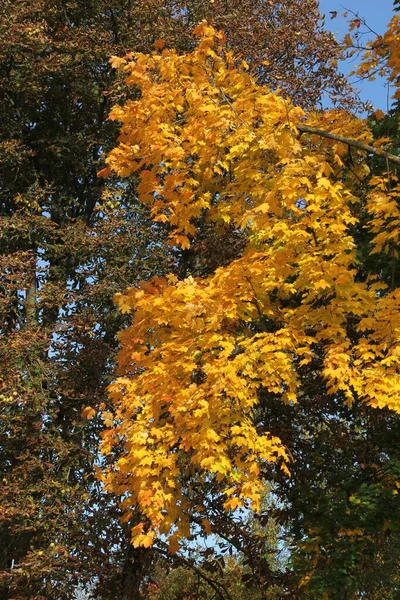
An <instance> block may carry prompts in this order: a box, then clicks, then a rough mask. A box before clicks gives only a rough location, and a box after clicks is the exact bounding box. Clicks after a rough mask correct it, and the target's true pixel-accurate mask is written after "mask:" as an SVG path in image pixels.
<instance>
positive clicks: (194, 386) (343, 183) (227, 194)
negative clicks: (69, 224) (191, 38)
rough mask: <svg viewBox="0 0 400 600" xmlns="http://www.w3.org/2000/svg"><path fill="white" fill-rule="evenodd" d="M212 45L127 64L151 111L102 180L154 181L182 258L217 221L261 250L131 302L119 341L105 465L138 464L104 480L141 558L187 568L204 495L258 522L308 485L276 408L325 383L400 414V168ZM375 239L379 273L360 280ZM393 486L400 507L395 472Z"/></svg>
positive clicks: (342, 124)
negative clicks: (186, 543)
mask: <svg viewBox="0 0 400 600" xmlns="http://www.w3.org/2000/svg"><path fill="white" fill-rule="evenodd" d="M195 31H196V34H197V35H199V36H200V37H201V39H200V42H199V44H198V46H197V47H196V49H195V50H194V51H193V52H192V53H191V54H189V55H179V54H178V53H177V52H175V51H173V50H168V49H167V50H161V51H156V52H153V53H152V54H151V55H145V54H140V53H131V54H128V55H127V56H126V57H125V58H124V59H120V58H118V59H117V58H116V59H114V60H113V65H114V66H116V67H117V68H119V69H120V70H121V72H123V73H124V75H126V77H127V80H126V81H127V84H128V85H131V86H133V87H135V88H137V89H138V90H139V92H140V94H139V98H138V99H135V100H131V101H129V102H127V103H126V104H125V105H123V106H115V107H114V109H113V111H112V113H111V118H112V119H115V120H118V121H120V122H121V123H122V127H121V132H120V137H119V144H118V146H117V147H116V148H115V149H114V150H112V151H111V152H110V153H109V155H108V158H107V163H108V167H107V168H106V169H105V170H103V172H102V173H101V174H102V175H104V176H107V175H108V174H109V173H110V172H115V173H116V174H117V175H119V176H124V177H126V176H130V175H132V174H135V177H138V178H139V181H140V183H139V185H138V194H139V200H140V201H141V202H143V203H144V204H145V205H147V206H148V207H149V208H150V211H151V214H152V216H153V219H154V221H155V222H162V223H164V222H165V223H168V224H169V225H170V227H171V232H170V244H171V245H172V246H173V247H181V248H183V249H185V248H188V247H190V245H191V244H192V243H195V240H196V236H197V231H198V228H199V224H202V223H203V222H204V221H206V222H209V223H214V224H215V225H216V226H217V227H219V228H220V229H221V230H223V229H224V227H231V228H233V229H235V230H239V229H242V230H244V231H245V232H246V233H247V236H248V242H247V244H246V247H245V249H244V251H243V255H242V256H241V257H240V258H237V259H236V260H233V261H232V262H230V263H229V264H228V265H226V266H224V267H223V268H218V269H217V270H216V271H215V272H214V273H212V274H210V275H209V276H208V277H205V278H193V277H189V278H186V279H183V280H179V279H178V278H177V277H176V276H174V275H170V276H169V277H167V278H166V279H161V278H156V279H153V280H151V281H150V282H145V283H143V284H141V285H138V286H136V287H134V288H130V289H129V290H128V291H127V292H126V293H124V294H120V295H118V303H119V306H120V309H121V310H122V312H125V313H134V316H135V318H134V324H133V326H132V327H130V328H128V329H126V330H125V331H123V332H122V333H121V334H120V340H121V344H122V351H121V353H120V355H119V374H120V377H119V378H118V379H117V381H116V382H115V383H113V384H112V385H111V386H110V394H111V397H112V400H113V403H114V414H113V413H112V412H110V411H107V412H106V413H104V414H103V418H104V420H105V424H106V426H108V427H109V430H108V431H107V430H106V431H105V432H104V434H103V443H102V450H103V452H104V453H105V454H107V453H108V452H109V451H110V450H111V448H112V446H113V444H122V445H123V447H124V452H123V453H122V455H121V457H120V458H119V460H118V461H117V462H116V463H115V464H114V465H113V466H112V467H111V468H110V469H108V470H105V474H104V476H103V478H104V481H105V482H106V485H107V487H108V489H111V490H114V491H116V492H117V493H119V494H120V493H123V492H125V493H126V497H125V498H124V500H123V503H122V504H123V508H124V511H125V518H127V519H129V515H130V511H131V508H132V507H134V506H136V505H137V504H138V505H139V506H140V509H141V512H142V514H143V516H144V520H143V521H142V522H141V523H139V524H138V525H136V526H135V527H134V529H133V531H132V534H133V538H132V539H133V544H134V545H136V546H140V545H144V546H149V545H151V544H152V542H153V540H154V539H155V538H156V536H157V534H158V533H159V532H161V533H163V534H165V535H168V536H169V537H170V549H171V551H175V550H176V549H177V547H178V542H179V539H180V538H182V537H184V536H187V535H188V534H189V531H190V523H191V522H192V521H193V520H195V521H196V522H200V523H202V524H203V527H204V528H205V529H206V530H207V529H208V528H209V523H208V520H207V514H203V507H202V506H201V505H200V506H199V505H198V504H196V503H194V502H193V500H192V497H191V489H192V488H196V487H197V488H201V487H202V486H205V485H206V484H207V483H208V482H210V481H211V482H214V483H215V484H216V485H217V489H218V490H219V494H220V498H221V501H222V502H223V505H224V507H225V509H226V510H227V511H230V510H234V509H235V508H237V507H240V506H243V505H244V504H246V503H247V502H248V501H249V500H250V502H251V505H252V506H253V507H255V508H257V507H258V502H259V494H260V491H261V486H262V484H261V480H260V472H261V473H262V472H265V471H266V470H267V469H268V468H269V467H268V465H269V464H271V462H276V461H277V460H279V464H280V467H281V468H282V469H286V470H287V468H291V464H290V456H289V455H288V453H287V449H286V448H285V447H284V445H283V444H282V442H281V440H280V439H278V438H277V437H275V436H274V430H273V428H271V433H269V431H270V429H269V423H268V421H267V420H264V419H263V417H264V416H265V413H264V414H262V416H261V417H259V418H258V417H257V414H258V412H259V406H260V405H261V404H262V403H263V402H267V406H268V404H272V403H276V402H280V403H282V405H283V406H285V405H287V406H289V407H291V406H293V405H296V403H297V402H298V401H299V400H301V399H302V398H303V397H305V396H307V397H308V396H309V392H308V386H309V384H310V381H312V380H314V383H315V382H317V383H318V386H319V389H320V393H322V394H323V395H324V396H326V397H327V398H328V399H330V401H333V402H334V403H335V404H337V403H339V402H340V403H342V404H343V406H348V407H349V408H351V407H353V405H360V406H361V407H363V406H366V407H367V408H368V407H372V408H379V409H385V410H386V409H390V410H391V411H395V412H399V404H398V391H399V383H400V382H399V375H398V366H399V346H398V327H399V324H398V314H399V311H398V308H399V306H398V305H399V291H398V288H397V273H398V265H397V247H398V218H399V212H398V211H399V209H398V206H397V198H398V195H399V187H398V183H397V178H396V175H395V172H394V170H393V169H390V171H389V172H387V173H385V174H381V175H376V176H370V171H369V169H368V167H367V165H366V164H365V160H364V154H363V151H367V152H369V153H370V154H371V153H372V154H374V155H376V156H381V157H382V158H383V159H386V161H387V162H386V164H387V165H389V164H390V163H393V164H394V165H395V164H397V163H398V162H399V159H398V157H397V156H395V155H393V154H390V153H388V152H386V151H385V150H384V149H383V148H382V144H383V143H384V140H378V141H375V142H374V141H373V135H372V133H371V131H370V129H369V128H368V126H367V124H366V123H365V122H363V121H361V120H359V119H356V118H354V117H352V116H350V115H349V114H347V113H344V112H340V111H336V110H330V111H325V112H309V113H308V114H307V115H306V114H305V113H304V111H303V110H302V109H300V108H299V107H296V106H294V105H293V104H292V103H291V102H290V101H288V100H287V99H285V98H284V97H282V96H280V95H279V94H276V93H273V92H271V91H270V89H268V88H266V87H264V86H262V85H260V84H259V83H258V82H257V81H256V79H255V77H254V76H252V75H251V74H249V72H248V65H247V63H246V61H244V60H243V61H242V63H241V65H238V62H237V60H236V59H235V56H234V54H233V53H232V52H231V51H230V50H227V49H226V48H225V47H224V36H223V34H220V33H216V31H215V30H214V29H213V28H212V27H210V26H209V25H207V24H206V23H205V22H203V23H202V25H200V26H199V27H198V28H197V29H196V30H195ZM159 46H161V44H159ZM348 147H350V148H351V150H352V155H351V163H348V162H347V154H348ZM360 182H361V184H362V185H361V187H360ZM358 192H362V194H360V193H358ZM364 232H365V234H364ZM361 234H363V235H364V239H365V236H367V238H368V245H369V246H368V256H374V255H376V256H377V257H379V259H380V260H377V262H376V263H374V262H373V261H371V262H370V263H369V264H367V263H365V262H364V264H362V265H361V266H360V265H359V263H358V255H357V253H358V250H359V248H358V245H359V243H360V235H361ZM383 261H384V262H385V264H386V265H389V269H385V270H382V269H381V268H380V267H381V264H382V262H383ZM366 266H368V267H369V268H368V269H366ZM378 267H379V268H378ZM263 398H264V399H265V400H263ZM369 410H371V409H369ZM113 419H114V422H113ZM289 450H290V446H289ZM292 468H293V469H295V468H296V467H292ZM188 482H190V484H189V483H188ZM385 486H386V487H387V493H388V495H389V496H390V497H395V496H396V495H397V489H396V488H397V484H396V475H395V470H394V471H393V476H390V477H389V478H388V479H387V480H386V483H385ZM393 501H394V502H396V498H394V500H393ZM356 503H357V498H356ZM246 505H247V504H246ZM363 535H364V531H362V532H361V533H360V531H355V530H354V529H353V530H352V529H349V528H347V529H346V528H342V530H341V531H339V536H342V538H343V539H344V540H346V538H349V537H350V538H354V537H355V538H357V536H363ZM310 577H311V576H306V577H305V578H304V579H303V580H302V582H301V584H302V585H303V586H307V584H308V581H309V579H310ZM322 593H326V590H325V591H324V590H323V591H322Z"/></svg>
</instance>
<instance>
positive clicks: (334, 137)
mask: <svg viewBox="0 0 400 600" xmlns="http://www.w3.org/2000/svg"><path fill="white" fill-rule="evenodd" d="M296 127H297V129H298V130H299V131H301V132H302V133H311V134H313V135H319V136H320V137H325V138H328V139H330V140H335V141H336V142H342V143H343V144H347V145H348V146H352V147H353V148H358V149H359V150H364V151H365V152H369V153H370V154H375V156H380V157H381V158H386V159H387V160H389V161H390V162H394V163H396V164H397V165H400V156H395V155H394V154H390V153H389V152H385V150H379V149H378V148H374V147H373V146H369V145H368V144H364V143H363V142H360V141H359V140H353V139H352V138H347V137H344V136H342V135H336V133H330V132H329V131H323V130H322V129H316V128H315V127H310V126H309V125H302V124H298V125H296Z"/></svg>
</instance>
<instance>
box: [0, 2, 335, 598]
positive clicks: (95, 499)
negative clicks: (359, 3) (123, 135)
mask: <svg viewBox="0 0 400 600" xmlns="http://www.w3.org/2000/svg"><path fill="white" fill-rule="evenodd" d="M305 7H306V9H305ZM238 15H240V18H239V17H238ZM204 17H206V18H209V19H210V20H212V21H213V22H215V24H216V25H218V26H221V25H222V26H224V27H225V28H226V31H227V36H228V38H229V40H230V43H231V45H232V46H235V48H236V49H237V50H238V51H239V50H240V52H242V53H243V55H244V56H245V58H246V60H247V61H248V62H249V63H251V64H254V66H255V67H256V66H258V73H259V77H260V78H262V79H263V80H265V81H268V82H269V83H271V85H274V86H276V85H281V87H283V88H284V89H285V90H286V93H287V94H288V95H292V96H293V97H294V96H295V97H296V98H297V102H298V103H300V104H302V105H304V106H310V105H312V104H314V103H318V102H319V100H320V94H322V93H323V91H324V90H330V91H331V92H332V93H333V94H335V95H336V96H337V97H341V98H342V100H343V102H344V99H343V81H342V79H341V78H340V77H338V75H337V73H336V68H335V65H334V59H335V56H336V53H337V44H336V43H335V42H334V40H333V37H332V36H331V34H329V33H326V32H324V31H323V29H322V26H321V23H320V21H319V13H318V11H317V9H316V3H315V2H314V1H311V0H309V1H308V2H307V3H304V2H300V0H296V1H295V0H291V2H286V3H285V6H283V5H280V4H276V3H275V4H274V5H270V4H269V3H264V2H255V1H251V2H250V1H248V2H239V1H238V0H234V1H233V2H230V3H229V6H228V7H227V5H226V3H225V2H222V1H220V0H216V1H215V2H214V3H211V2H208V0H207V1H204V2H181V3H179V4H178V3H176V2H175V1H174V2H165V1H156V2H154V1H152V2H149V1H147V0H143V1H140V2H134V3H133V2H130V1H125V0H113V1H112V2H109V1H107V2H105V1H104V0H84V1H83V2H79V3H77V2H74V1H72V0H66V1H63V2H61V1H59V0H35V2H27V1H26V0H16V1H15V2H11V1H8V0H5V1H4V2H2V3H1V8H0V37H1V42H2V43H1V49H0V79H1V86H0V88H1V89H0V94H1V109H0V110H1V119H2V138H1V143H0V154H1V167H0V169H1V182H2V183H1V187H0V199H1V225H0V227H1V235H0V238H1V241H0V254H1V275H0V292H1V301H0V311H1V324H0V327H1V334H2V340H1V342H0V352H1V367H0V369H1V372H0V379H1V392H0V393H1V398H0V401H1V408H2V417H3V419H2V425H1V433H2V440H1V445H0V455H1V459H0V462H1V465H2V467H1V477H0V481H1V484H2V489H1V505H2V512H1V520H0V528H1V535H0V539H1V542H0V544H1V546H0V548H1V551H0V561H1V568H0V570H1V581H2V584H1V585H2V587H1V588H0V589H1V592H0V595H1V596H2V597H4V598H7V597H13V598H32V597H34V598H40V597H46V598H48V597H51V598H68V599H69V598H70V597H71V586H73V585H74V584H75V583H76V582H79V583H83V584H85V583H86V582H87V581H93V580H94V581H95V582H97V583H98V584H99V585H98V587H97V588H96V589H95V594H96V597H97V598H101V597H105V598H107V597H110V596H112V597H115V595H116V594H119V595H120V596H121V597H124V598H127V597H129V594H130V595H131V596H132V595H133V597H137V595H138V586H139V584H140V580H141V578H142V574H143V572H144V570H145V569H146V568H147V565H148V564H149V563H151V560H152V558H151V556H150V553H147V554H146V553H145V552H144V551H143V550H142V549H138V550H135V549H133V548H131V547H130V546H129V537H130V534H129V529H130V526H131V524H127V525H125V526H124V525H123V526H121V525H120V524H119V516H120V511H119V508H118V506H117V500H116V501H114V500H112V499H111V497H110V496H107V495H106V494H104V492H103V491H102V488H101V486H100V485H99V484H98V482H96V480H95V479H94V475H93V470H94V469H93V464H94V462H96V461H97V446H98V439H99V433H100V431H101V429H102V424H101V421H100V420H99V419H98V418H95V419H92V420H88V419H87V418H86V417H85V415H87V416H90V414H91V411H93V410H96V409H97V407H98V406H100V405H102V403H103V402H104V403H105V404H106V405H107V403H108V400H107V395H106V393H105V387H106V386H107V384H108V383H109V381H110V379H111V377H112V372H113V361H114V353H115V349H116V345H117V344H116V341H115V337H114V336H115V332H116V331H118V330H119V329H121V328H122V327H123V326H124V325H125V324H128V322H129V318H128V320H127V321H126V320H125V319H124V317H122V316H121V314H119V313H118V312H117V311H116V310H115V308H114V305H113V303H112V297H113V295H114V294H115V292H116V291H118V290H121V289H124V288H125V287H127V286H129V285H132V284H133V283H134V282H135V281H136V280H139V279H147V278H149V277H150V276H151V275H154V274H158V275H163V274H165V273H166V272H167V271H168V270H170V269H171V268H172V269H173V268H175V269H176V270H177V271H178V272H179V273H181V274H183V273H185V272H190V270H191V269H192V268H194V263H196V268H197V269H198V270H200V271H202V272H203V273H206V272H209V270H210V269H215V268H216V266H218V265H219V264H222V263H223V264H225V263H226V262H229V261H231V260H232V258H233V257H235V256H236V255H237V253H240V252H241V249H242V247H243V244H244V236H243V235H241V234H238V233H237V232H235V231H233V232H229V231H228V232H227V233H226V236H225V239H223V238H221V237H217V236H216V235H215V229H214V228H213V227H208V228H205V229H204V231H203V232H202V234H201V235H200V236H199V238H198V240H197V247H196V253H193V248H194V246H193V247H192V249H191V251H190V252H189V251H187V252H186V254H185V255H184V257H183V258H182V259H180V264H179V266H177V265H176V263H177V256H176V255H177V253H176V250H175V249H172V250H171V249H168V247H167V245H166V243H165V242H166V236H167V231H166V230H167V226H166V225H165V224H160V225H158V226H155V225H154V224H153V223H152V222H151V220H150V219H149V217H148V214H147V212H146V210H143V208H142V207H140V206H138V204H137V202H136V192H135V185H136V182H135V181H134V180H131V181H130V183H129V185H126V183H124V184H123V185H120V182H119V181H117V180H116V181H115V182H113V184H112V185H107V190H106V191H105V190H104V184H103V183H102V181H101V180H98V179H97V176H96V171H97V170H98V168H99V163H100V162H101V154H102V152H104V151H107V150H108V149H109V148H111V147H112V144H113V140H114V137H115V135H116V126H115V125H114V124H113V123H111V122H109V121H106V115H107V114H108V111H109V108H110V105H111V97H110V96H109V95H106V92H107V91H108V90H110V89H111V88H113V84H114V82H115V75H114V71H113V70H112V69H110V67H109V64H108V58H109V56H111V55H113V54H115V55H124V54H125V53H126V52H127V51H128V50H130V49H137V50H142V51H144V52H147V51H150V49H151V48H152V45H153V43H154V42H155V41H156V40H157V39H161V38H163V39H165V40H166V42H167V44H168V45H169V46H171V47H172V46H174V45H176V46H177V47H179V49H180V51H185V50H187V49H189V48H190V47H192V45H193V39H192V36H191V29H192V26H194V24H195V23H197V22H198V21H199V20H200V19H202V18H204ZM294 20H296V26H297V28H298V30H297V34H298V35H296V36H292V35H291V34H292V29H293V27H292V24H293V21H294ZM262 61H269V62H270V64H269V65H265V64H262ZM285 65H286V66H285ZM305 78H307V81H308V82H309V86H308V87H305V86H304V85H303V84H304V80H305ZM299 82H300V83H301V85H300V83H299ZM341 90H342V92H341ZM124 94H125V89H124V88H123V86H122V83H121V79H119V80H118V81H116V82H115V87H114V88H113V96H114V97H117V98H119V96H122V100H120V101H123V98H124V97H125V96H124ZM233 242H234V243H233ZM229 245H231V246H232V247H231V248H228V246H229ZM211 247H212V248H214V250H212V251H211V250H210V249H211ZM150 249H151V254H150ZM222 251H223V252H222ZM135 518H136V515H135Z"/></svg>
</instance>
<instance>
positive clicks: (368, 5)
mask: <svg viewBox="0 0 400 600" xmlns="http://www.w3.org/2000/svg"><path fill="white" fill-rule="evenodd" d="M346 9H347V10H348V11H353V12H354V13H358V15H359V17H361V18H364V19H365V20H366V22H367V23H368V25H369V26H370V27H371V29H373V30H374V31H376V32H377V33H380V34H381V33H384V31H385V30H386V27H387V24H388V23H389V21H390V19H391V17H392V15H393V2H392V0H320V12H321V14H325V27H326V29H330V30H331V31H332V32H333V33H334V34H335V35H336V37H337V38H339V39H341V38H342V37H343V36H344V34H345V33H346V32H347V30H348V23H347V20H346V19H345V18H344V17H343V16H342V14H343V12H345V10H346ZM330 11H337V13H338V15H337V17H336V18H335V19H331V15H330ZM351 17H352V15H351V14H350V12H349V17H348V18H351ZM361 29H362V28H361ZM355 65H357V61H356V62H355V63H353V64H351V65H343V64H342V65H341V68H342V71H343V72H345V73H347V72H348V71H351V70H352V68H354V66H355ZM356 87H357V89H359V90H361V94H360V95H361V97H362V99H363V100H370V101H371V102H372V104H373V105H374V106H375V108H380V109H382V110H383V111H386V108H387V88H386V87H385V85H384V82H383V81H380V80H376V81H373V82H368V81H366V82H363V83H362V85H361V84H358V85H357V86H356ZM389 93H390V90H389Z"/></svg>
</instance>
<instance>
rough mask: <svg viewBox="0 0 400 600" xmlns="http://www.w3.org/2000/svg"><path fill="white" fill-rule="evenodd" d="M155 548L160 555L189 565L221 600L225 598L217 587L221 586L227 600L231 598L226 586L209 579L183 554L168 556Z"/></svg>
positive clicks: (231, 599)
mask: <svg viewBox="0 0 400 600" xmlns="http://www.w3.org/2000/svg"><path fill="white" fill-rule="evenodd" d="M154 549H155V550H156V552H158V553H159V554H161V555H162V556H164V557H165V558H170V559H171V558H172V560H173V561H175V562H177V563H181V564H184V565H186V566H187V567H189V569H192V571H193V572H194V573H196V575H197V576H198V577H201V579H204V581H205V582H206V583H208V585H209V586H210V587H212V589H213V590H214V592H215V593H216V594H217V595H218V596H219V597H220V598H221V600H225V596H224V595H223V593H222V592H221V590H220V589H219V587H221V588H222V589H223V590H224V592H225V594H226V595H227V597H228V600H233V598H232V596H231V595H230V593H229V592H228V590H227V589H226V587H225V586H224V585H223V584H222V583H221V582H216V581H214V580H213V579H211V578H210V577H208V576H207V575H205V573H203V571H202V569H199V568H198V567H196V566H195V565H194V564H193V563H191V562H190V560H187V559H186V558H185V557H184V556H181V555H178V556H174V555H172V556H168V554H167V553H166V552H164V551H163V550H161V548H157V547H155V548H154Z"/></svg>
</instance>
